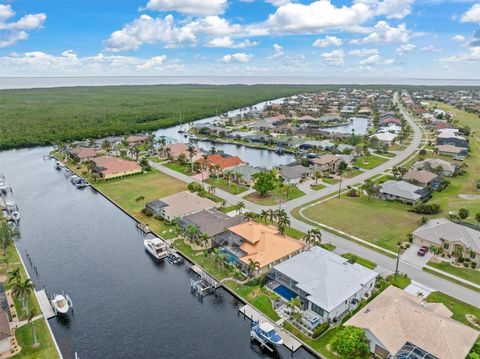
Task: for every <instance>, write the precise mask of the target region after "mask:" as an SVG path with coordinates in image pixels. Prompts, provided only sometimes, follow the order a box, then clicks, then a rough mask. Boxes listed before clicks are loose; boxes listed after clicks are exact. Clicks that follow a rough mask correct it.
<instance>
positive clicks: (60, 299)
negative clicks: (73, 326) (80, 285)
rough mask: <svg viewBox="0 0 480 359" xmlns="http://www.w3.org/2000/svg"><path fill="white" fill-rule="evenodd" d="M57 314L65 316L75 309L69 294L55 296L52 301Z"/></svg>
mask: <svg viewBox="0 0 480 359" xmlns="http://www.w3.org/2000/svg"><path fill="white" fill-rule="evenodd" d="M50 303H51V304H52V308H53V310H54V312H55V314H57V315H58V314H60V315H65V314H67V313H68V311H69V310H70V308H72V307H73V303H72V300H71V299H70V297H69V296H68V294H65V293H63V294H54V295H53V297H52V299H51V300H50Z"/></svg>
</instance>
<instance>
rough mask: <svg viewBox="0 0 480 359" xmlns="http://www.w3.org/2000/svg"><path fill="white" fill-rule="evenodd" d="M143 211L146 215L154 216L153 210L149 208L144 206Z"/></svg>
mask: <svg viewBox="0 0 480 359" xmlns="http://www.w3.org/2000/svg"><path fill="white" fill-rule="evenodd" d="M142 213H143V214H144V215H146V216H147V217H151V216H153V213H152V211H150V210H149V209H148V208H142Z"/></svg>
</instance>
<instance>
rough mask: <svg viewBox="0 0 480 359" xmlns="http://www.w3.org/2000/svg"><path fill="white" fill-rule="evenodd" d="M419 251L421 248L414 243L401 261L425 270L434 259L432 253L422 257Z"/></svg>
mask: <svg viewBox="0 0 480 359" xmlns="http://www.w3.org/2000/svg"><path fill="white" fill-rule="evenodd" d="M419 249H420V246H419V245H418V244H415V243H412V245H411V246H410V248H408V249H407V250H406V251H405V252H404V253H403V254H402V256H401V257H400V259H401V260H402V261H404V262H407V263H409V264H411V265H414V266H416V267H419V268H423V267H424V266H425V265H426V264H427V262H428V261H429V260H430V258H431V257H432V253H430V252H427V254H425V255H424V256H423V257H420V256H419V255H418V254H417V252H418V250H419Z"/></svg>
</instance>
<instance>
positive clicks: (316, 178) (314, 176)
mask: <svg viewBox="0 0 480 359" xmlns="http://www.w3.org/2000/svg"><path fill="white" fill-rule="evenodd" d="M313 178H314V179H315V184H317V183H318V180H319V179H320V178H322V173H321V172H319V171H315V172H313Z"/></svg>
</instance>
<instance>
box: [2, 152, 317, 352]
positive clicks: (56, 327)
mask: <svg viewBox="0 0 480 359" xmlns="http://www.w3.org/2000/svg"><path fill="white" fill-rule="evenodd" d="M48 151H49V149H48V148H36V149H24V150H12V151H6V152H0V172H3V173H4V174H5V176H6V177H7V179H8V181H9V183H10V184H11V185H12V187H13V188H14V196H15V200H16V202H17V203H18V205H19V209H20V213H21V216H22V218H21V223H20V229H21V234H22V236H21V239H20V240H19V241H18V242H17V246H18V248H19V250H20V253H21V254H22V257H23V259H24V261H25V262H26V264H27V268H28V269H29V272H30V273H31V274H32V278H33V280H34V282H35V284H36V286H37V288H42V287H44V286H45V287H46V289H47V290H48V291H49V292H50V293H52V292H55V291H61V290H65V292H66V293H68V294H69V295H70V296H71V297H72V300H73V303H74V312H73V313H72V314H71V315H70V316H69V318H68V319H66V320H60V319H57V318H53V319H51V320H50V321H49V322H50V324H51V326H52V330H53V332H54V334H55V337H56V338H57V341H58V344H59V346H60V348H61V351H62V353H63V355H64V357H65V358H74V353H75V352H78V354H79V357H80V358H88V359H92V358H101V359H104V358H116V359H118V358H129V359H130V358H262V357H265V358H269V357H272V356H273V357H277V358H290V356H291V354H290V352H289V351H288V350H287V349H286V348H283V347H282V348H280V349H279V352H278V353H277V354H275V355H272V354H270V353H268V352H265V351H262V350H261V349H260V347H259V346H258V345H257V344H255V343H251V342H250V338H249V329H250V322H249V320H245V319H243V317H242V316H241V315H240V316H238V314H237V307H238V305H239V303H238V302H237V300H236V299H235V298H234V297H233V296H231V295H230V294H229V293H227V292H226V291H224V290H223V289H219V290H218V291H217V293H216V295H212V296H208V297H205V298H204V300H203V302H202V301H200V300H199V299H197V298H196V297H195V296H193V295H192V294H191V293H190V287H189V285H190V278H191V277H192V274H191V273H189V272H188V271H187V269H186V267H184V266H173V265H170V264H168V263H166V262H161V263H157V262H155V261H153V260H152V259H151V257H150V256H149V255H148V254H147V253H146V252H145V250H144V247H143V243H142V240H143V235H142V234H140V233H139V232H138V231H137V230H136V228H135V223H134V221H133V220H132V219H130V217H129V216H127V215H126V214H125V213H123V212H122V211H121V210H120V209H118V208H117V207H115V206H114V205H113V204H112V203H110V202H109V201H108V200H107V199H105V198H104V197H103V196H102V195H100V194H98V193H96V192H95V191H94V190H92V189H86V190H77V189H75V187H74V186H73V185H71V184H70V182H69V180H68V179H67V177H65V175H64V174H63V173H62V172H60V171H56V170H55V169H54V168H53V163H52V162H50V161H44V160H43V158H42V156H43V155H44V154H46V153H48ZM26 251H28V253H29V254H30V257H31V258H32V260H33V264H34V265H35V266H36V268H37V271H38V276H36V275H35V271H34V270H33V267H32V266H30V264H29V263H28V260H27V258H26V255H25V254H26ZM294 357H295V358H298V359H303V358H312V356H311V354H309V353H308V352H306V351H304V350H303V349H300V350H299V351H297V352H296V353H295V355H294Z"/></svg>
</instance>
